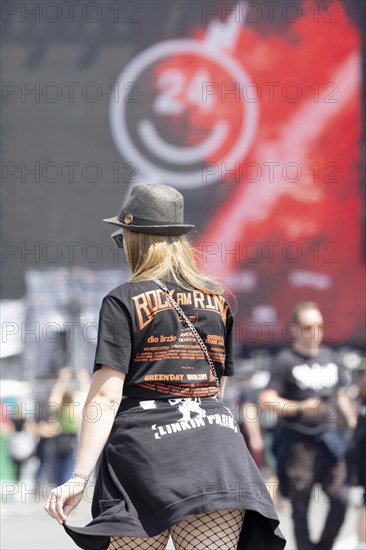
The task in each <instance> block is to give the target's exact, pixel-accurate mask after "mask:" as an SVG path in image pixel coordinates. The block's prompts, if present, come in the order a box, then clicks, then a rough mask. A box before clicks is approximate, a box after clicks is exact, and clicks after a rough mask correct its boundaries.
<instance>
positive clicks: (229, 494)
mask: <svg viewBox="0 0 366 550" xmlns="http://www.w3.org/2000/svg"><path fill="white" fill-rule="evenodd" d="M224 509H244V510H246V513H245V518H244V524H243V528H242V531H241V535H240V541H239V545H238V549H240V550H258V549H263V548H265V549H266V550H282V549H283V548H284V546H285V540H284V538H283V535H282V533H281V531H280V530H279V528H278V525H279V520H278V517H277V514H276V512H275V510H274V507H273V503H272V500H271V497H270V494H269V492H268V490H267V487H266V485H265V483H264V481H263V479H262V477H261V474H260V472H259V470H258V468H257V466H256V465H255V463H254V461H253V459H252V457H251V456H250V454H249V452H248V449H247V447H246V445H245V442H244V439H243V436H242V434H241V433H240V430H239V427H238V425H237V423H236V422H235V420H234V418H233V415H232V414H231V412H230V410H229V409H228V408H227V407H226V406H225V404H224V403H223V401H221V400H220V399H219V398H216V397H207V398H202V399H199V398H192V399H187V398H184V399H182V398H177V399H159V400H154V401H138V400H134V399H125V400H123V401H122V404H121V407H120V411H119V413H118V414H117V416H116V418H115V421H114V424H113V427H112V430H111V433H110V436H109V438H108V440H107V443H106V445H105V447H104V450H103V452H102V455H101V460H100V463H99V468H98V474H97V478H96V484H95V489H94V494H93V502H92V517H93V520H92V521H91V522H90V523H88V524H87V525H86V526H85V527H74V526H70V525H67V524H66V523H64V524H63V526H64V529H65V531H66V532H67V533H68V535H70V537H71V538H72V539H73V540H74V542H75V543H76V544H77V545H78V546H79V547H80V548H83V549H84V550H106V549H107V548H108V546H109V542H110V537H111V536H129V537H152V536H155V535H158V534H159V533H161V532H163V531H165V530H166V529H168V528H169V527H171V526H172V525H174V524H176V523H178V522H180V521H181V520H183V519H185V518H187V517H188V516H192V515H197V514H202V513H205V512H211V511H214V510H224Z"/></svg>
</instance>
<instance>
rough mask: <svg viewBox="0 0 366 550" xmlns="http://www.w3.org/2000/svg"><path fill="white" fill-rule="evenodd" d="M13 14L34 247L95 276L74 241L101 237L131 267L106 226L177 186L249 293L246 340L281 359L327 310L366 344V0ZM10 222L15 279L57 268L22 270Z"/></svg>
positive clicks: (147, 5) (213, 259) (25, 206)
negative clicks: (156, 191)
mask: <svg viewBox="0 0 366 550" xmlns="http://www.w3.org/2000/svg"><path fill="white" fill-rule="evenodd" d="M4 4H5V8H4V11H3V23H4V26H5V31H6V33H5V41H6V42H7V44H8V47H9V50H8V51H9V57H8V59H9V61H8V64H7V65H6V66H5V74H6V81H7V82H6V87H5V88H4V90H5V94H6V108H7V112H8V113H9V117H10V114H11V113H12V114H13V117H14V118H15V120H17V117H22V121H19V122H18V123H15V129H14V130H13V132H11V133H10V141H9V143H8V146H7V148H6V154H5V159H4V160H5V167H4V166H3V175H5V185H6V193H7V194H8V195H7V198H8V209H7V212H9V211H10V212H11V211H15V210H16V209H17V208H18V211H20V212H21V213H22V219H23V221H24V220H26V221H27V222H28V224H26V225H27V235H28V240H29V244H30V246H31V245H34V243H35V242H38V243H40V250H41V251H42V250H43V249H44V247H45V245H46V244H49V242H54V241H56V242H57V243H59V247H60V250H61V251H62V255H61V259H60V260H59V262H60V263H63V264H65V265H70V263H77V264H78V265H82V266H85V265H86V264H88V265H87V267H88V268H91V267H94V266H91V265H90V263H91V262H93V261H94V260H90V261H89V258H90V254H89V255H88V254H84V253H83V254H81V255H80V257H76V259H75V255H74V256H72V261H71V260H70V254H68V255H66V253H65V251H66V248H65V246H64V245H65V242H67V243H71V242H75V241H78V243H79V245H80V250H84V248H85V246H86V244H88V243H87V241H88V239H89V240H90V238H91V236H92V237H93V243H94V244H95V245H96V247H97V244H98V246H99V247H100V254H99V255H98V254H96V256H95V257H96V258H97V260H95V264H94V265H95V268H96V269H98V268H101V267H103V268H105V267H111V266H113V267H118V266H116V260H115V255H114V252H112V250H111V249H110V248H108V247H107V244H106V243H107V242H108V241H107V239H108V238H109V237H108V236H106V228H105V227H101V226H102V225H103V224H100V223H99V222H100V220H101V219H102V218H103V217H108V216H111V215H114V214H115V213H116V212H117V210H118V208H119V206H120V204H121V202H122V200H123V199H124V197H126V196H127V195H128V193H129V192H130V190H131V188H132V186H133V185H134V184H136V183H140V182H161V183H166V184H171V185H174V186H175V187H177V188H178V189H179V190H180V191H181V192H182V193H183V195H184V197H185V199H186V220H187V223H195V225H196V228H197V235H196V237H195V244H196V246H197V248H198V249H199V251H200V252H201V253H202V266H203V268H204V269H205V270H206V271H207V273H210V274H212V275H215V276H217V277H219V278H220V279H221V280H222V281H223V283H224V284H225V285H226V286H227V287H228V288H229V289H230V290H231V291H232V292H233V293H234V294H235V296H236V299H237V302H238V304H237V305H238V309H237V313H236V317H235V319H236V322H235V325H236V339H237V341H238V342H245V344H246V345H249V346H262V345H274V346H276V345H281V344H282V343H283V342H284V341H285V340H287V339H288V337H289V335H290V333H289V324H288V323H289V311H290V310H291V308H292V306H293V305H294V304H295V303H296V302H297V301H299V300H313V301H316V302H317V303H318V304H319V306H320V308H321V310H322V311H323V314H324V317H325V321H326V327H325V337H326V340H327V341H328V342H329V343H331V344H333V345H343V344H356V345H362V343H363V341H364V332H365V321H364V317H365V315H364V307H365V303H364V290H365V287H364V276H365V258H364V256H363V253H362V249H363V243H362V185H361V184H362V174H361V147H362V117H361V97H362V63H361V51H362V34H361V27H362V14H364V13H365V10H364V5H365V3H364V2H363V1H359V0H355V1H353V0H348V1H344V2H343V1H342V0H335V1H331V2H323V1H312V0H304V1H296V2H287V1H281V2H280V1H278V2H266V1H259V0H258V1H250V2H238V3H234V2H183V1H175V2H158V1H156V2H148V1H146V2H118V1H117V2H108V1H104V2H75V3H73V2H45V3H40V2H30V1H29V2H4ZM31 4H32V6H33V8H32V9H33V12H34V13H33V12H32V13H30V11H29V10H30V6H31ZM24 6H26V9H28V12H25V11H24V10H25V8H24ZM32 6H31V7H32ZM37 6H38V8H37ZM72 6H73V9H72V10H71V7H72ZM46 8H47V9H46ZM37 10H38V12H37ZM66 10H67V11H66ZM4 14H5V15H4ZM71 16H73V20H71ZM37 17H38V19H37ZM4 18H5V19H4ZM52 20H53V21H52ZM51 23H52V25H51ZM51 28H52V32H51ZM45 29H46V30H47V32H46V33H45V32H44V30H45ZM30 30H32V32H33V34H32V35H31V34H30ZM40 30H42V32H43V34H42V33H41V32H38V31H40ZM34 31H36V32H35V33H34ZM62 31H63V32H64V34H63V32H62ZM31 36H34V38H31ZM29 43H31V45H32V48H31V50H29ZM14 44H15V45H14ZM25 47H27V48H28V49H27V54H26V55H27V57H25V58H24V56H25V53H24V52H25V49H24V48H25ZM22 48H23V49H22ZM22 52H23V53H22ZM76 52H77V61H75V60H74V58H75V56H76ZM22 55H23V58H22ZM11 61H12V62H11ZM22 63H23V65H22ZM56 75H57V76H56ZM23 81H25V82H26V86H27V83H28V84H29V86H30V85H31V84H32V83H33V85H34V86H35V88H34V89H35V92H34V93H35V94H36V95H37V93H38V95H39V101H36V100H34V101H33V100H32V99H29V101H28V100H27V101H22V97H23V95H22V94H23V90H22V85H23ZM37 82H38V88H37V84H35V83H37ZM58 96H59V97H58ZM24 97H25V98H26V99H27V97H28V96H26V95H24ZM32 97H33V96H32ZM57 97H58V99H57ZM33 99H34V97H33ZM32 101H33V103H31V102H32ZM30 103H31V104H30ZM35 113H38V117H36V115H35ZM39 115H40V116H39ZM9 120H10V119H8V118H7V117H5V123H4V126H3V128H5V127H6V128H8V126H9ZM19 120H20V118H19ZM24 121H26V125H25V126H26V132H25V135H24V132H23V133H22V132H19V130H20V129H21V128H22V124H24ZM16 130H18V131H16ZM34 136H36V137H37V139H36V140H34ZM37 140H38V141H37ZM20 151H22V153H20ZM22 162H23V164H25V166H26V168H29V167H32V168H33V170H37V167H36V168H35V164H36V163H37V162H38V163H39V166H38V170H39V174H38V180H37V174H36V175H34V174H33V175H32V174H31V175H29V172H25V173H23V168H22ZM49 163H53V164H52V166H47V165H48V164H49ZM46 168H47V169H46ZM57 173H59V179H55V176H54V174H56V175H57ZM32 178H33V179H32ZM33 180H34V181H33ZM65 182H66V183H67V184H68V185H65ZM70 183H72V184H73V185H70ZM27 184H28V185H27ZM31 187H32V188H31ZM40 198H42V201H43V202H42V207H41V206H40V202H39V200H40ZM22 199H23V200H24V199H25V202H22ZM30 205H33V209H32V207H31V208H30ZM70 206H71V208H70ZM9 208H10V210H9ZM19 209H20V210H19ZM35 213H36V214H37V215H36V216H35V215H34V214H35ZM32 214H33V215H32ZM84 214H85V215H84ZM67 217H68V223H67V224H66V223H65V220H66V218H67ZM8 220H9V226H8V227H11V228H12V229H13V233H12V235H17V234H18V237H13V240H12V239H11V238H10V237H9V239H8V240H7V243H6V244H7V248H6V249H5V252H6V256H7V261H6V263H5V265H4V266H3V269H4V272H5V273H6V275H7V277H8V281H10V280H11V278H12V276H15V279H14V280H16V277H19V273H22V274H24V270H25V269H27V268H28V267H33V265H34V263H38V264H41V265H44V264H47V265H48V264H49V263H50V261H49V259H48V256H45V255H44V254H42V253H41V254H40V256H39V261H38V262H37V261H34V258H33V257H30V258H29V259H28V257H27V259H26V261H24V260H22V258H23V257H22V254H21V252H22V249H21V243H20V241H22V240H24V236H21V234H20V230H19V229H18V228H16V227H15V221H14V220H13V218H12V217H11V216H9V218H8ZM81 222H82V223H81ZM96 224H98V226H96ZM104 225H105V224H104ZM96 227H97V228H96ZM45 230H46V231H47V233H48V237H47V239H48V240H46V239H45V237H44V235H45ZM93 232H94V233H93ZM13 241H14V242H13ZM9 242H10V244H9ZM83 242H84V248H83ZM85 242H86V244H85ZM60 243H61V244H60ZM96 243H97V244H96ZM108 246H109V242H108ZM42 247H43V248H42ZM69 249H70V245H69V247H68V249H67V250H69ZM73 250H76V252H77V250H78V249H77V247H76V246H74V248H73ZM107 250H109V252H108V251H107ZM97 252H98V249H97ZM93 257H94V256H93ZM51 262H52V261H51ZM88 262H89V263H88ZM37 267H39V265H38V266H37ZM6 288H7V293H8V294H11V292H12V290H11V288H12V287H11V283H10V282H8V284H7V287H6ZM4 297H5V298H6V297H12V298H14V297H16V296H11V295H9V296H4Z"/></svg>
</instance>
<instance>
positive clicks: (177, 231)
mask: <svg viewBox="0 0 366 550" xmlns="http://www.w3.org/2000/svg"><path fill="white" fill-rule="evenodd" d="M183 211H184V199H183V195H182V194H181V193H179V191H177V190H176V189H174V187H170V186H169V185H162V184H139V185H135V187H133V189H132V191H131V195H130V196H129V198H128V200H127V202H126V203H125V204H124V205H123V206H122V207H121V210H120V211H119V213H118V215H117V216H114V217H113V218H105V219H104V220H103V221H104V222H106V223H110V224H112V225H116V226H118V227H125V228H126V229H129V230H130V231H137V232H140V233H154V234H156V235H184V234H185V233H188V232H189V231H191V230H192V229H194V227H195V226H194V225H189V224H185V223H183Z"/></svg>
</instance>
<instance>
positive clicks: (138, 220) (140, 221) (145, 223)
mask: <svg viewBox="0 0 366 550" xmlns="http://www.w3.org/2000/svg"><path fill="white" fill-rule="evenodd" d="M126 215H127V213H125V214H122V213H121V212H120V213H119V214H118V216H117V218H118V219H119V221H120V222H121V223H123V224H124V225H127V226H128V225H137V226H140V227H144V226H154V227H161V226H165V225H171V226H175V225H184V224H183V220H182V221H180V222H178V221H174V222H171V221H167V220H164V221H160V222H157V221H156V220H148V219H146V218H137V217H136V216H135V215H134V214H133V218H132V220H131V223H129V224H126V222H125V218H126Z"/></svg>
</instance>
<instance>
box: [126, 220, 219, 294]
mask: <svg viewBox="0 0 366 550" xmlns="http://www.w3.org/2000/svg"><path fill="white" fill-rule="evenodd" d="M123 236H124V242H125V244H124V248H125V250H126V254H127V259H128V262H129V264H130V267H131V270H132V276H131V277H130V279H129V281H130V282H137V281H147V280H151V279H160V278H161V279H164V278H168V279H171V280H172V281H174V282H175V283H177V284H178V285H179V286H181V287H183V288H185V289H187V290H191V289H192V288H194V289H197V290H201V291H203V292H209V293H212V294H217V295H221V294H223V293H224V291H225V288H224V287H223V286H222V285H221V284H220V283H219V282H218V281H216V280H215V279H214V278H213V277H208V276H207V275H205V274H203V273H202V272H201V271H200V270H199V269H198V267H197V261H198V260H199V255H198V252H197V250H195V249H194V248H193V247H192V246H191V244H190V243H189V242H188V239H187V237H186V236H185V235H153V234H151V233H140V232H136V231H129V230H124V231H123Z"/></svg>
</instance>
